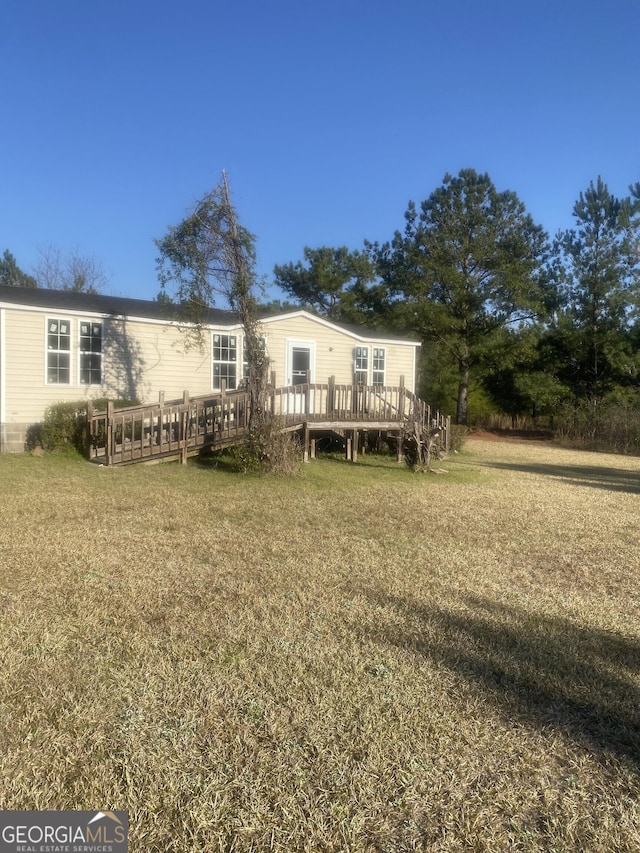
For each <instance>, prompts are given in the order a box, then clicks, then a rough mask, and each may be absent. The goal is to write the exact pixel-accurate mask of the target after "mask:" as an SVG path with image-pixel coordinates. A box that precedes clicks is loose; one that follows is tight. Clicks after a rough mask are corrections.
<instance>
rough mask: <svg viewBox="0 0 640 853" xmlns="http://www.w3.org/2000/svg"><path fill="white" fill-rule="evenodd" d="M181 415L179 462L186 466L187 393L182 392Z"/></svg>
mask: <svg viewBox="0 0 640 853" xmlns="http://www.w3.org/2000/svg"><path fill="white" fill-rule="evenodd" d="M182 407H183V408H182V413H181V415H180V431H181V433H182V435H181V436H180V439H181V450H180V462H181V464H182V465H186V464H187V431H188V426H189V392H188V391H183V392H182Z"/></svg>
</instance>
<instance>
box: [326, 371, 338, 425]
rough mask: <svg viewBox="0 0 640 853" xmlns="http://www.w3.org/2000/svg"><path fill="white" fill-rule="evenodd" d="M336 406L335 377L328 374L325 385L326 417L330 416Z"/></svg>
mask: <svg viewBox="0 0 640 853" xmlns="http://www.w3.org/2000/svg"><path fill="white" fill-rule="evenodd" d="M335 408H336V377H335V376H330V377H329V383H328V387H327V417H332V416H333V413H334V411H335Z"/></svg>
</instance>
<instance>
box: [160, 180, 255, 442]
mask: <svg viewBox="0 0 640 853" xmlns="http://www.w3.org/2000/svg"><path fill="white" fill-rule="evenodd" d="M155 242H156V246H157V247H158V249H159V252H160V255H159V257H158V261H157V269H158V277H159V280H160V284H161V286H162V288H163V290H165V289H166V288H167V286H168V285H170V286H172V288H173V290H174V292H175V296H176V298H177V300H178V303H179V306H180V308H181V316H182V317H183V318H184V319H185V320H188V323H189V325H188V326H187V327H186V328H187V334H191V342H193V332H194V331H195V333H196V336H197V338H198V341H199V343H200V344H202V331H203V328H204V324H205V321H206V315H207V309H208V308H209V307H211V306H213V305H214V304H215V301H216V296H218V297H222V298H223V299H224V300H225V301H226V303H227V305H228V307H229V308H230V309H231V310H232V311H233V312H235V313H236V314H237V316H238V320H239V322H240V323H241V325H242V330H243V333H244V348H245V350H244V351H245V358H246V362H247V364H248V368H249V377H248V390H249V393H250V416H249V424H250V427H251V428H252V429H254V428H255V429H257V428H259V427H260V426H261V425H262V423H263V420H264V400H265V392H266V386H267V371H268V360H267V358H266V353H265V349H264V343H263V339H262V337H261V335H260V330H259V323H258V316H257V302H256V298H255V295H254V292H255V290H256V288H257V279H256V273H255V237H254V236H253V234H251V233H250V232H249V231H247V229H246V228H244V227H243V226H242V225H240V223H239V222H238V217H237V214H236V210H235V208H234V206H233V204H232V202H231V197H230V193H229V184H228V182H227V176H226V174H225V173H224V172H223V174H222V178H221V180H220V182H219V183H218V184H217V185H216V186H215V187H214V188H213V189H212V190H211V191H210V192H208V193H207V194H206V195H205V196H204V197H203V198H202V199H200V201H198V202H196V204H195V206H194V208H193V210H192V212H191V213H189V215H188V216H187V217H186V219H184V220H183V221H182V222H181V223H180V224H179V225H176V226H172V227H170V228H169V230H168V232H167V234H166V235H165V236H164V237H163V238H162V239H161V240H156V241H155Z"/></svg>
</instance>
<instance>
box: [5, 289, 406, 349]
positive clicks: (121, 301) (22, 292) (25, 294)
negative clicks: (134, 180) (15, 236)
mask: <svg viewBox="0 0 640 853" xmlns="http://www.w3.org/2000/svg"><path fill="white" fill-rule="evenodd" d="M9 304H10V305H19V306H22V307H24V308H28V309H44V310H51V311H69V312H74V313H79V312H82V313H85V314H95V315H101V316H107V317H126V318H129V319H142V320H155V321H158V320H160V321H163V322H167V323H171V322H174V323H176V322H178V323H179V322H193V318H192V317H189V316H186V315H185V314H184V313H182V316H181V313H180V309H181V306H180V305H175V304H166V303H163V302H153V301H151V300H147V299H129V298H128V297H123V296H108V295H105V294H102V293H78V292H76V291H72V290H50V289H45V288H33V287H10V286H7V285H0V307H3V305H5V306H6V305H9ZM298 316H304V317H307V318H310V319H311V320H314V321H315V322H318V323H320V324H321V325H325V326H329V327H333V328H336V329H339V330H341V331H344V332H348V333H349V334H350V335H352V336H353V337H355V338H358V339H362V340H376V341H380V342H383V341H394V342H397V343H404V344H414V345H417V346H419V341H411V340H408V339H407V338H403V337H401V336H400V335H395V334H388V333H387V332H381V331H379V330H373V329H368V328H366V327H365V326H359V325H355V324H353V323H342V322H336V321H334V320H328V319H326V318H325V317H319V316H317V315H315V314H311V313H309V312H308V311H305V310H303V309H300V310H299V311H297V310H294V311H284V312H282V313H281V314H265V315H264V316H262V317H261V321H262V322H264V323H270V322H273V321H276V320H280V319H282V318H284V317H298ZM200 320H201V322H203V323H205V324H206V325H211V326H218V327H220V326H223V327H226V326H228V327H233V326H237V325H238V323H239V320H238V316H237V314H235V313H234V312H233V311H225V310H223V309H221V308H208V309H207V310H206V312H205V313H204V314H203V316H202V317H201V318H200Z"/></svg>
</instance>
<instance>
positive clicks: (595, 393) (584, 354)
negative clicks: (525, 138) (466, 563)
mask: <svg viewBox="0 0 640 853" xmlns="http://www.w3.org/2000/svg"><path fill="white" fill-rule="evenodd" d="M572 213H573V226H572V227H571V228H568V229H566V230H562V231H560V232H558V234H556V235H555V237H553V238H552V239H551V238H550V237H549V235H548V234H547V233H546V231H545V230H544V228H543V227H542V226H541V225H539V224H537V223H535V222H534V220H533V218H532V217H531V215H530V214H529V213H528V212H527V210H526V208H525V206H524V204H523V203H522V201H521V200H520V199H519V198H518V196H517V195H516V194H515V193H514V192H512V191H498V190H497V189H496V187H495V185H494V184H493V182H492V180H491V179H490V177H489V176H488V175H487V174H480V173H478V172H476V171H475V170H473V169H464V170H462V171H461V172H460V173H459V174H458V175H456V176H452V175H448V174H447V175H445V177H444V180H443V183H442V185H441V186H440V187H438V188H437V189H435V190H434V191H433V192H432V193H431V195H430V196H429V197H428V198H427V199H426V200H424V201H423V202H422V203H421V204H420V205H416V204H414V203H413V202H409V204H408V206H407V209H406V211H405V214H404V226H403V228H402V229H399V230H397V231H396V232H395V233H394V234H393V236H392V237H391V239H390V240H388V241H386V242H383V243H380V242H365V244H364V246H363V247H362V249H359V250H348V249H347V248H345V247H340V248H337V249H333V248H328V247H321V248H317V249H312V248H309V247H306V248H305V249H304V257H303V260H302V261H298V262H296V263H288V264H285V265H281V266H276V267H275V271H274V280H275V283H276V284H277V285H278V286H279V287H280V288H281V289H282V290H283V291H284V293H285V294H287V295H288V297H290V298H291V299H293V300H294V301H295V302H296V303H298V304H300V305H305V306H307V307H309V308H311V309H313V310H315V311H317V312H318V313H320V314H322V315H324V316H327V317H332V318H334V319H336V320H343V321H347V322H359V323H366V324H368V325H374V326H378V327H381V328H382V327H384V328H386V329H388V330H394V331H397V332H401V333H404V334H410V335H414V336H417V337H419V339H420V340H422V341H423V360H422V361H423V363H422V380H421V382H422V387H421V393H422V394H423V396H424V397H425V398H426V399H428V400H429V402H430V403H431V404H432V405H434V406H437V407H439V408H440V409H441V410H443V411H445V412H451V413H453V414H454V415H455V419H456V421H457V422H458V423H460V424H466V423H468V422H469V420H470V419H473V418H474V417H477V415H478V413H479V412H482V411H494V412H501V413H504V414H507V415H510V416H512V417H514V418H515V417H517V416H525V415H526V416H529V417H531V418H533V419H534V420H535V419H539V418H541V417H543V416H545V417H546V418H547V419H549V420H550V421H553V418H554V416H557V415H558V413H559V412H560V411H563V412H566V411H567V408H572V407H573V409H574V410H577V409H578V408H580V407H585V406H586V407H588V408H589V410H590V411H591V412H592V413H594V417H595V415H596V413H597V412H598V411H601V410H602V407H603V405H607V404H624V405H625V406H626V407H631V408H637V409H640V391H639V387H638V374H639V368H640V357H639V355H638V352H639V343H640V323H639V316H638V296H639V293H640V290H639V284H640V237H639V232H640V184H635V185H633V186H630V187H629V194H628V195H627V196H625V197H623V198H617V197H616V196H614V195H613V194H612V193H611V192H610V191H609V189H608V187H607V185H606V183H605V182H604V181H603V180H602V179H601V178H600V177H598V178H597V180H596V181H592V182H591V183H590V184H589V186H588V187H587V188H586V189H585V190H584V191H583V192H580V194H579V197H578V199H577V201H576V203H575V205H574V207H573V211H572Z"/></svg>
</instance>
